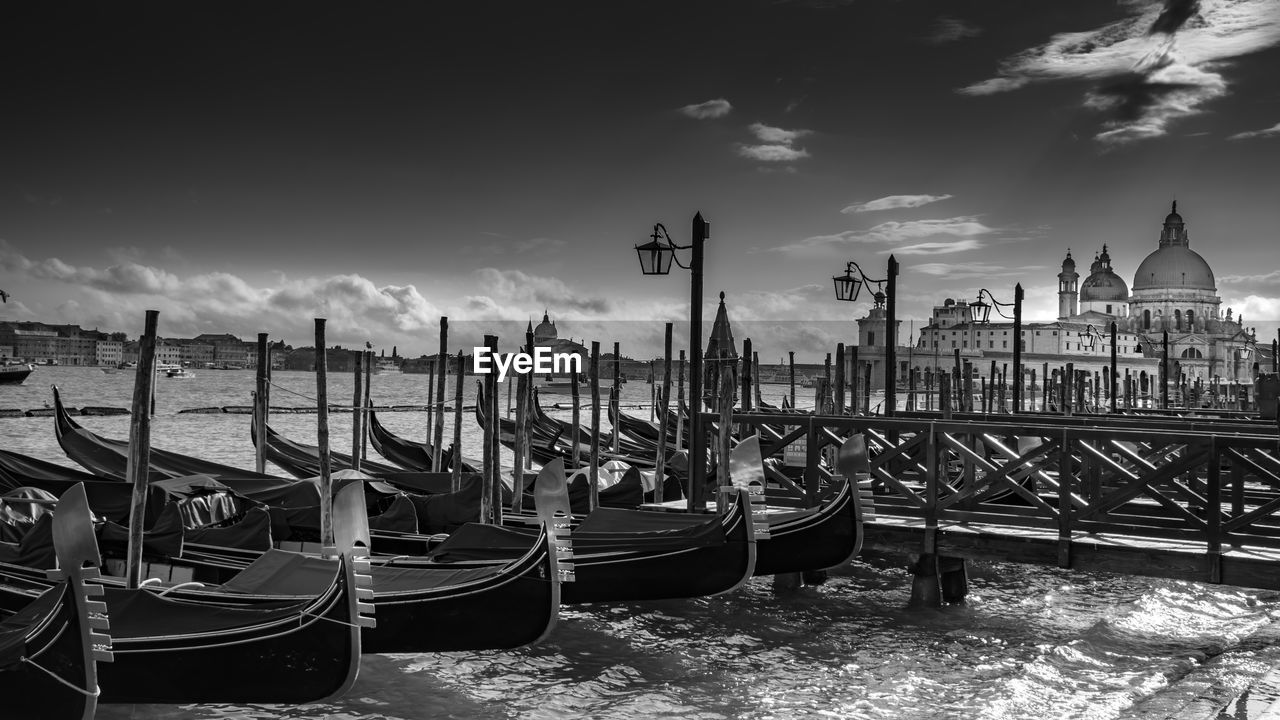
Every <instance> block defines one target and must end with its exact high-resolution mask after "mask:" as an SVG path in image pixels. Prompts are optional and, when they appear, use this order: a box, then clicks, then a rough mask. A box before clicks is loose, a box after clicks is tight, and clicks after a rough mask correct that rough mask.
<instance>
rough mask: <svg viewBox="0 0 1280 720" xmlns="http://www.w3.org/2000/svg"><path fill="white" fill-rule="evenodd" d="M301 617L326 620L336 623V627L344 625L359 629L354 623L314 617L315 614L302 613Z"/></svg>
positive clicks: (321, 616)
mask: <svg viewBox="0 0 1280 720" xmlns="http://www.w3.org/2000/svg"><path fill="white" fill-rule="evenodd" d="M302 615H305V616H306V617H311V618H315V619H317V620H327V621H328V622H331V623H336V624H338V625H344V626H346V627H349V628H356V629H357V630H358V629H360V627H361V626H360V625H357V624H355V623H349V622H347V621H346V620H334V619H333V618H331V617H325V616H324V615H316V614H315V613H309V612H304V613H302Z"/></svg>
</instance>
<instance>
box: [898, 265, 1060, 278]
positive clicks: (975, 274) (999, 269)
mask: <svg viewBox="0 0 1280 720" xmlns="http://www.w3.org/2000/svg"><path fill="white" fill-rule="evenodd" d="M910 269H911V271H912V272H918V273H924V274H925V275H934V276H938V277H946V278H947V279H952V280H967V279H971V278H981V277H1006V276H1010V275H1021V274H1023V273H1025V272H1033V271H1036V270H1043V269H1045V266H1043V265H1023V266H1021V267H1005V266H1004V265H991V264H987V263H921V264H919V265H912V266H911V268H910Z"/></svg>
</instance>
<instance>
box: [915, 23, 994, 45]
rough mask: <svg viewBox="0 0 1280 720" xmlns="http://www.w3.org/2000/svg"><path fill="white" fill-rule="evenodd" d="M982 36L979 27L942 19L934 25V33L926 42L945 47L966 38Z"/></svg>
mask: <svg viewBox="0 0 1280 720" xmlns="http://www.w3.org/2000/svg"><path fill="white" fill-rule="evenodd" d="M981 34H982V28H980V27H978V26H977V25H971V24H969V23H967V22H965V21H963V20H960V19H957V18H953V17H940V18H938V21H937V22H936V23H934V25H933V32H932V33H931V34H930V35H929V37H928V38H926V40H927V41H928V42H929V43H931V44H934V45H943V44H945V43H951V42H956V41H957V40H963V39H965V38H971V37H977V36H979V35H981Z"/></svg>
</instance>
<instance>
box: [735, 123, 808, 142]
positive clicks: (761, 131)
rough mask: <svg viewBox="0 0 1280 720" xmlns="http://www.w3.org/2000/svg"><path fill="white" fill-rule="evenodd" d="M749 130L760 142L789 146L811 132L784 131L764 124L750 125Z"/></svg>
mask: <svg viewBox="0 0 1280 720" xmlns="http://www.w3.org/2000/svg"><path fill="white" fill-rule="evenodd" d="M747 129H748V130H750V131H751V132H752V133H753V134H755V136H756V137H757V138H759V139H760V141H761V142H766V143H777V144H781V145H790V144H791V143H793V142H795V141H796V140H798V139H800V138H802V137H804V136H805V135H808V134H810V133H812V132H813V131H812V130H784V129H782V128H778V127H772V126H770V125H765V124H764V123H752V124H751V126H750V127H748V128H747Z"/></svg>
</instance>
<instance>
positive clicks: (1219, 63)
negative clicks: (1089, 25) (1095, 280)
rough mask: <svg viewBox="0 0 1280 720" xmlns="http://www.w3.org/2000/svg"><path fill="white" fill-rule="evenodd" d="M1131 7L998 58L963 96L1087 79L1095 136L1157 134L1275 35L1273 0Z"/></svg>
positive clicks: (1177, 1) (1279, 29) (1217, 90)
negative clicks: (1234, 62) (1114, 17)
mask: <svg viewBox="0 0 1280 720" xmlns="http://www.w3.org/2000/svg"><path fill="white" fill-rule="evenodd" d="M1132 7H1135V8H1137V9H1138V12H1137V14H1135V15H1132V16H1130V17H1128V18H1125V19H1122V20H1118V21H1116V22H1113V23H1110V24H1107V25H1104V26H1102V27H1100V28H1096V29H1094V30H1087V31H1082V32H1071V33H1060V34H1058V35H1055V36H1053V37H1052V38H1051V39H1050V40H1049V41H1048V42H1046V43H1045V44H1043V45H1041V46H1038V47H1033V48H1030V49H1028V50H1024V51H1022V52H1020V53H1018V54H1016V55H1014V56H1012V57H1010V58H1008V59H1006V60H1005V61H1004V62H1002V63H1001V64H1000V67H999V70H998V72H997V75H996V76H995V77H993V78H989V79H986V80H983V81H980V82H976V83H973V84H971V85H969V86H967V87H964V88H961V89H960V92H961V93H964V94H968V95H989V94H993V93H998V92H1008V91H1011V90H1015V89H1017V88H1020V87H1024V86H1026V85H1029V84H1032V83H1039V82H1049V81H1056V80H1084V81H1089V82H1092V83H1094V86H1093V87H1092V88H1091V89H1090V90H1089V91H1088V92H1087V93H1086V94H1085V96H1084V99H1083V104H1084V105H1085V106H1086V107H1088V108H1091V109H1095V110H1099V111H1101V112H1104V113H1106V118H1105V119H1104V121H1103V126H1102V130H1101V131H1100V132H1098V133H1097V134H1096V135H1095V139H1096V140H1098V141H1099V142H1102V143H1106V144H1120V143H1127V142H1133V141H1136V140H1143V139H1148V138H1153V137H1159V136H1161V135H1164V134H1166V133H1167V132H1168V128H1169V125H1170V124H1171V123H1173V122H1174V121H1177V120H1180V119H1183V118H1186V117H1190V116H1192V115H1196V114H1199V113H1202V112H1204V106H1205V105H1206V104H1207V103H1209V102H1210V101H1212V100H1215V99H1217V98H1220V97H1222V96H1224V95H1226V94H1227V93H1228V92H1229V85H1228V82H1227V79H1226V77H1225V76H1224V75H1223V74H1222V71H1223V70H1224V69H1225V68H1226V67H1227V62H1226V61H1229V60H1231V59H1234V58H1237V57H1240V56H1242V55H1246V54H1249V53H1253V52H1257V51H1260V50H1263V49H1266V48H1269V47H1272V46H1274V45H1276V44H1278V43H1280V13H1277V12H1276V11H1275V8H1274V1H1273V0H1205V1H1204V2H1194V1H1192V2H1188V1H1187V0H1169V2H1167V3H1165V4H1164V5H1159V4H1157V3H1150V2H1145V3H1142V2H1140V3H1134V4H1132Z"/></svg>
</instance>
